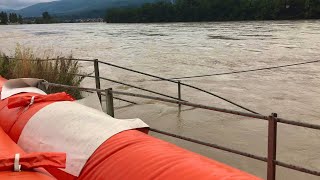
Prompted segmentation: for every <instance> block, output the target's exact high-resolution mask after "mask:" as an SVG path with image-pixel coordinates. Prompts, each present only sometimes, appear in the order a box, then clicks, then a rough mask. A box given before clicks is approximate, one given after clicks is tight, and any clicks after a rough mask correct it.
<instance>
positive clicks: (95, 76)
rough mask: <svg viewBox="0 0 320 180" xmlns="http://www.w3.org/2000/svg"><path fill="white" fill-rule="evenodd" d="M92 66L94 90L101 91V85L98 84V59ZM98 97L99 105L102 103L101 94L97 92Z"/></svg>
mask: <svg viewBox="0 0 320 180" xmlns="http://www.w3.org/2000/svg"><path fill="white" fill-rule="evenodd" d="M93 63H94V64H93V65H94V78H95V81H96V89H101V84H100V70H99V61H98V59H95V60H94V61H93ZM98 97H99V100H100V103H101V102H102V101H101V93H100V92H98Z"/></svg>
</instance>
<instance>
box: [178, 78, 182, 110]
mask: <svg viewBox="0 0 320 180" xmlns="http://www.w3.org/2000/svg"><path fill="white" fill-rule="evenodd" d="M178 98H179V100H180V101H181V81H178ZM180 110H181V104H180V103H179V111H180Z"/></svg>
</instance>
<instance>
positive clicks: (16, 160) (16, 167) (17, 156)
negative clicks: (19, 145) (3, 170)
mask: <svg viewBox="0 0 320 180" xmlns="http://www.w3.org/2000/svg"><path fill="white" fill-rule="evenodd" d="M19 161H20V154H19V153H18V154H15V155H14V166H13V171H14V172H20V171H21V165H20V164H19Z"/></svg>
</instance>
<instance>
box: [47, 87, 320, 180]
mask: <svg viewBox="0 0 320 180" xmlns="http://www.w3.org/2000/svg"><path fill="white" fill-rule="evenodd" d="M43 84H44V85H48V86H55V87H64V88H76V89H79V90H84V91H95V92H98V93H103V92H105V94H104V95H106V109H107V110H106V112H107V113H108V114H109V115H110V116H113V117H114V106H113V95H114V94H115V95H122V96H130V97H139V98H145V99H152V100H157V101H161V102H167V103H173V104H178V105H179V106H181V105H185V106H190V107H194V108H201V109H207V110H211V111H217V112H221V113H228V114H233V115H237V116H243V117H250V118H255V119H260V120H265V121H268V155H267V157H262V156H259V155H255V154H250V153H247V152H243V151H239V150H235V149H232V148H228V147H224V146H221V145H217V144H213V143H208V142H203V141H200V140H197V139H193V138H189V137H185V136H181V135H177V134H173V133H170V132H165V131H162V130H158V129H154V128H150V130H151V131H153V132H156V133H160V134H163V135H167V136H171V137H174V138H178V139H182V140H185V141H189V142H193V143H196V144H200V145H204V146H207V147H211V148H215V149H219V150H222V151H226V152H230V153H234V154H238V155H241V156H244V157H248V158H252V159H255V160H259V161H263V162H267V179H268V180H275V177H276V166H281V167H285V168H288V169H292V170H296V171H300V172H304V173H307V174H311V175H315V176H320V171H316V170H312V169H308V168H304V167H301V166H297V165H293V164H288V163H286V162H281V161H278V160H277V158H276V154H277V126H278V123H282V124H288V125H293V126H299V127H304V128H310V129H316V130H320V125H317V124H310V123H304V122H297V121H292V120H287V119H283V118H278V117H277V114H276V113H272V114H271V115H270V116H264V115H260V114H254V113H245V112H240V111H235V110H230V109H223V108H219V107H214V106H206V105H202V104H196V103H191V102H187V101H180V100H174V99H166V98H161V97H154V96H148V95H143V94H136V93H128V92H121V91H114V90H112V89H111V88H110V89H105V90H103V89H93V88H83V87H75V86H67V85H61V84H54V83H47V82H43Z"/></svg>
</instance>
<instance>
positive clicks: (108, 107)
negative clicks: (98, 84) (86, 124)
mask: <svg viewBox="0 0 320 180" xmlns="http://www.w3.org/2000/svg"><path fill="white" fill-rule="evenodd" d="M106 95H107V96H106V111H107V114H109V115H110V116H112V117H114V105H113V93H112V88H109V89H106Z"/></svg>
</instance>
